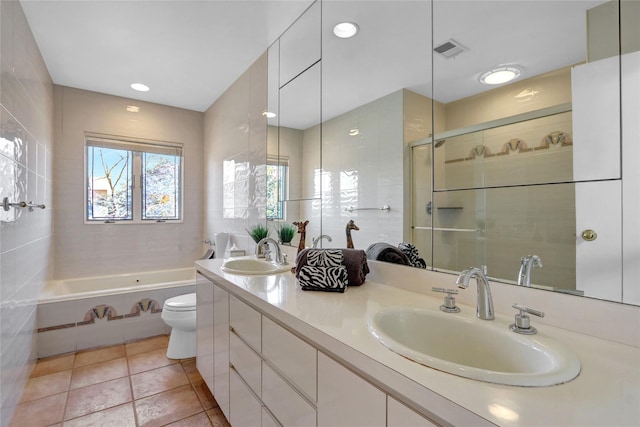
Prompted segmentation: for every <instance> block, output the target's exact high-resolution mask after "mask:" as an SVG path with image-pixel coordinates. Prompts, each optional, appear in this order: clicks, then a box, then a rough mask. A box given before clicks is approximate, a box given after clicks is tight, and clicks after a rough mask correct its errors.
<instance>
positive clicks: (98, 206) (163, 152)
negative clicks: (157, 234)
mask: <svg viewBox="0 0 640 427" xmlns="http://www.w3.org/2000/svg"><path fill="white" fill-rule="evenodd" d="M85 146H86V171H87V173H86V177H87V182H86V189H87V192H86V195H87V205H86V206H87V212H86V219H87V221H89V222H94V221H96V222H107V223H114V222H133V223H141V222H165V221H177V220H181V219H182V159H183V158H182V145H180V144H171V143H164V142H162V143H161V142H153V141H142V140H134V139H121V138H117V137H107V136H100V135H86V137H85Z"/></svg>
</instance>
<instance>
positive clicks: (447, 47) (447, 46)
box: [433, 39, 467, 59]
mask: <svg viewBox="0 0 640 427" xmlns="http://www.w3.org/2000/svg"><path fill="white" fill-rule="evenodd" d="M433 50H434V51H435V52H436V53H439V54H440V55H442V56H444V57H445V58H447V59H449V58H453V57H454V56H456V55H458V54H460V53H462V52H464V51H465V50H467V48H466V47H464V46H462V45H461V44H460V43H458V42H457V41H455V40H453V39H449V40H447V41H446V42H444V43H442V44H441V45H440V46H436V47H435V48H434V49H433Z"/></svg>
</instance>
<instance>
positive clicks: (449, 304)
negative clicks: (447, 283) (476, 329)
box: [431, 287, 460, 313]
mask: <svg viewBox="0 0 640 427" xmlns="http://www.w3.org/2000/svg"><path fill="white" fill-rule="evenodd" d="M431 290H432V291H433V292H441V293H443V294H447V295H445V297H444V304H442V305H441V306H440V310H441V311H444V312H445V313H459V312H460V307H458V306H457V305H456V299H455V298H454V297H453V295H458V290H457V289H445V288H436V287H433V288H431Z"/></svg>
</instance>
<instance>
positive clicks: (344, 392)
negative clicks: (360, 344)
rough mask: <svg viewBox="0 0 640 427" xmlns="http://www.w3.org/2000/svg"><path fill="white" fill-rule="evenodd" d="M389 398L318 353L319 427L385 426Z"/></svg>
mask: <svg viewBox="0 0 640 427" xmlns="http://www.w3.org/2000/svg"><path fill="white" fill-rule="evenodd" d="M386 397H387V396H386V395H385V394H384V393H383V392H382V391H380V390H379V389H377V388H376V387H374V386H373V385H371V384H370V383H368V382H367V381H365V380H364V379H362V378H361V377H359V376H358V375H356V374H354V373H353V372H351V371H350V370H348V369H347V368H345V367H344V366H342V365H341V364H339V363H338V362H336V361H334V360H333V359H331V358H329V357H328V356H326V355H325V354H323V353H319V354H318V426H323V427H334V426H350V427H359V426H362V427H385V425H386V415H387V414H386V409H387V408H386V406H387V405H386V403H387V402H386Z"/></svg>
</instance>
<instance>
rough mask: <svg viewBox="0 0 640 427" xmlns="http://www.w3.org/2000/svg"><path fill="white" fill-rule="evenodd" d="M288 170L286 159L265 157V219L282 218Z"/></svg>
mask: <svg viewBox="0 0 640 427" xmlns="http://www.w3.org/2000/svg"><path fill="white" fill-rule="evenodd" d="M288 170H289V161H288V159H286V158H282V157H280V158H279V159H271V158H269V159H267V219H271V220H278V219H284V200H285V199H286V194H287V178H288V177H287V172H288Z"/></svg>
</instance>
